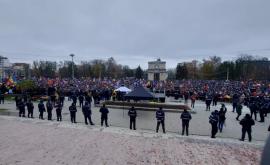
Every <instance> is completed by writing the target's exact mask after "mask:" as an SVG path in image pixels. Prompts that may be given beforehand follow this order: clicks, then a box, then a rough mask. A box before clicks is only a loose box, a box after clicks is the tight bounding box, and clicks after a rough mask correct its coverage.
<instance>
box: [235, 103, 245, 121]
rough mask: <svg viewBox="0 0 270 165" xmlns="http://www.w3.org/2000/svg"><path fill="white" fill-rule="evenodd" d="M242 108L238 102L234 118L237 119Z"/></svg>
mask: <svg viewBox="0 0 270 165" xmlns="http://www.w3.org/2000/svg"><path fill="white" fill-rule="evenodd" d="M242 109H243V106H242V105H241V104H240V103H238V104H237V106H236V113H237V117H236V120H239V117H240V116H241V114H242Z"/></svg>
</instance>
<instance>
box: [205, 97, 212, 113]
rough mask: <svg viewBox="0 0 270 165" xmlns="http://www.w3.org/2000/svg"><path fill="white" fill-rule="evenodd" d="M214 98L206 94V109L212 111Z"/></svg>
mask: <svg viewBox="0 0 270 165" xmlns="http://www.w3.org/2000/svg"><path fill="white" fill-rule="evenodd" d="M211 102H212V98H211V97H210V96H206V99H205V104H206V111H210V106H211Z"/></svg>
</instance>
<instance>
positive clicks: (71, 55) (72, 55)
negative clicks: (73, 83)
mask: <svg viewBox="0 0 270 165" xmlns="http://www.w3.org/2000/svg"><path fill="white" fill-rule="evenodd" d="M69 56H70V57H71V59H72V65H71V67H72V68H71V69H72V79H74V62H73V57H74V56H75V55H74V54H70V55H69Z"/></svg>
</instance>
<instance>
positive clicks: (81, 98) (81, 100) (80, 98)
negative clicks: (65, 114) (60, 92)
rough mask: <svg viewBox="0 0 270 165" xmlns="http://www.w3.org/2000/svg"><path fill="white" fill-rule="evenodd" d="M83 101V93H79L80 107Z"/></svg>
mask: <svg viewBox="0 0 270 165" xmlns="http://www.w3.org/2000/svg"><path fill="white" fill-rule="evenodd" d="M83 101H84V96H83V95H80V96H79V102H80V107H82V106H83Z"/></svg>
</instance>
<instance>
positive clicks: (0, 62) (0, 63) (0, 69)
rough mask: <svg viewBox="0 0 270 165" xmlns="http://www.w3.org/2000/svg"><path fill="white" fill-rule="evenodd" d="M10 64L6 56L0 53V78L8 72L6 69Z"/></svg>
mask: <svg viewBox="0 0 270 165" xmlns="http://www.w3.org/2000/svg"><path fill="white" fill-rule="evenodd" d="M10 67H11V64H10V62H9V60H8V58H7V57H4V56H1V55H0V80H1V79H2V78H4V77H6V75H7V74H8V72H7V71H8V70H9V69H10Z"/></svg>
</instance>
